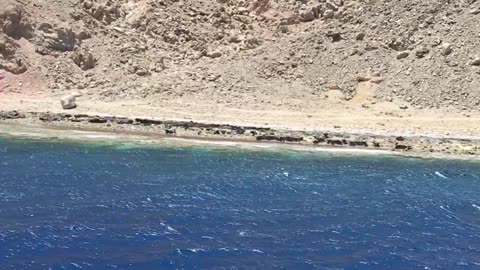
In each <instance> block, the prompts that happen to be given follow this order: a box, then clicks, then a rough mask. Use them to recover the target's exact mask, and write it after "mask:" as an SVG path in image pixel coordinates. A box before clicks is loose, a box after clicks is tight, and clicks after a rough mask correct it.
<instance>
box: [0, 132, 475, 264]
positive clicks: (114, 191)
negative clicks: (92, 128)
mask: <svg viewBox="0 0 480 270" xmlns="http://www.w3.org/2000/svg"><path fill="white" fill-rule="evenodd" d="M0 269H2V270H3V269H5V270H7V269H54V270H56V269H139V270H142V269H480V164H479V163H473V162H465V161H445V160H443V161H442V160H420V159H407V158H393V157H385V156H377V157H373V156H370V157H359V156H335V155H330V154H325V153H323V154H320V153H298V152H288V151H287V152H274V151H264V152H260V151H246V150H238V149H230V150H226V149H224V150H220V149H212V148H206V147H184V148H175V147H157V148H145V147H143V148H141V147H131V148H121V147H115V146H105V145H104V146H102V145H93V144H79V143H66V142H54V143H52V142H33V141H24V140H12V139H0Z"/></svg>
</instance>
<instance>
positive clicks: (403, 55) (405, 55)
mask: <svg viewBox="0 0 480 270" xmlns="http://www.w3.org/2000/svg"><path fill="white" fill-rule="evenodd" d="M408 55H409V53H408V52H407V51H403V52H399V53H398V54H397V59H398V60H400V59H403V58H407V57H408Z"/></svg>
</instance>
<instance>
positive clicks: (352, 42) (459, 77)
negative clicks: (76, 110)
mask: <svg viewBox="0 0 480 270" xmlns="http://www.w3.org/2000/svg"><path fill="white" fill-rule="evenodd" d="M4 3H5V4H4ZM0 26H1V29H0V82H2V81H3V82H4V83H3V84H2V89H0V91H4V92H25V93H30V94H34V93H37V92H42V93H48V94H49V95H63V94H65V93H69V92H72V91H76V92H80V93H82V94H83V95H84V96H87V97H91V98H94V99H101V100H106V101H110V100H118V99H145V100H153V101H154V100H159V99H171V98H178V97H183V98H191V99H195V98H198V99H202V98H203V99H206V98H207V99H209V100H212V101H215V102H218V103H221V104H234V106H243V105H245V104H246V103H250V104H251V103H254V104H259V106H261V104H266V103H271V102H272V100H274V99H275V98H279V97H281V98H282V99H284V100H285V99H286V100H290V101H292V100H302V99H305V100H306V99H308V100H316V101H318V102H321V101H322V100H323V99H325V98H326V97H328V96H329V95H330V96H331V95H335V96H337V97H338V99H339V100H340V102H341V101H345V102H346V101H349V100H355V99H358V101H359V104H360V105H362V106H366V107H367V106H368V105H369V104H372V103H373V104H374V103H376V102H393V101H394V100H400V101H401V103H402V104H406V105H402V106H403V107H405V108H407V107H410V106H412V107H415V108H439V107H445V106H449V107H454V108H456V109H459V110H466V111H471V110H475V111H478V110H479V109H478V108H479V105H480V58H479V56H480V33H479V32H478V29H480V1H476V0H455V1H452V0H282V1H280V0H250V1H248V0H243V1H242V0H217V1H213V0H184V1H179V0H38V1H30V0H2V5H1V7H0Z"/></svg>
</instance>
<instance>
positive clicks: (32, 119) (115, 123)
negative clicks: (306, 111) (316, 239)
mask: <svg viewBox="0 0 480 270" xmlns="http://www.w3.org/2000/svg"><path fill="white" fill-rule="evenodd" d="M0 122H4V123H17V124H22V125H27V126H43V127H50V128H74V129H79V130H81V129H83V130H95V131H106V132H122V133H125V132H126V133H133V134H144V135H159V136H165V137H172V138H175V137H177V138H190V139H203V140H228V141H239V142H267V143H283V144H292V145H305V146H318V147H330V148H331V147H334V148H339V149H365V150H387V151H391V152H394V153H399V154H402V155H407V156H419V157H425V156H435V155H441V156H459V157H468V158H478V157H480V137H479V138H455V137H448V138H443V137H435V136H431V137H430V136H425V135H422V136H419V135H405V136H398V135H378V134H371V133H362V132H341V131H338V132H337V131H329V130H318V131H300V130H281V129H274V128H268V127H256V126H240V125H229V124H214V123H202V122H194V121H180V120H161V119H155V118H150V117H123V116H104V115H96V114H88V113H52V112H21V111H16V110H11V111H1V110H0Z"/></svg>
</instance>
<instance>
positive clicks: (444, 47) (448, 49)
mask: <svg viewBox="0 0 480 270" xmlns="http://www.w3.org/2000/svg"><path fill="white" fill-rule="evenodd" d="M451 53H452V45H450V44H449V43H443V44H442V51H441V54H442V55H443V56H447V55H449V54H451Z"/></svg>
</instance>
